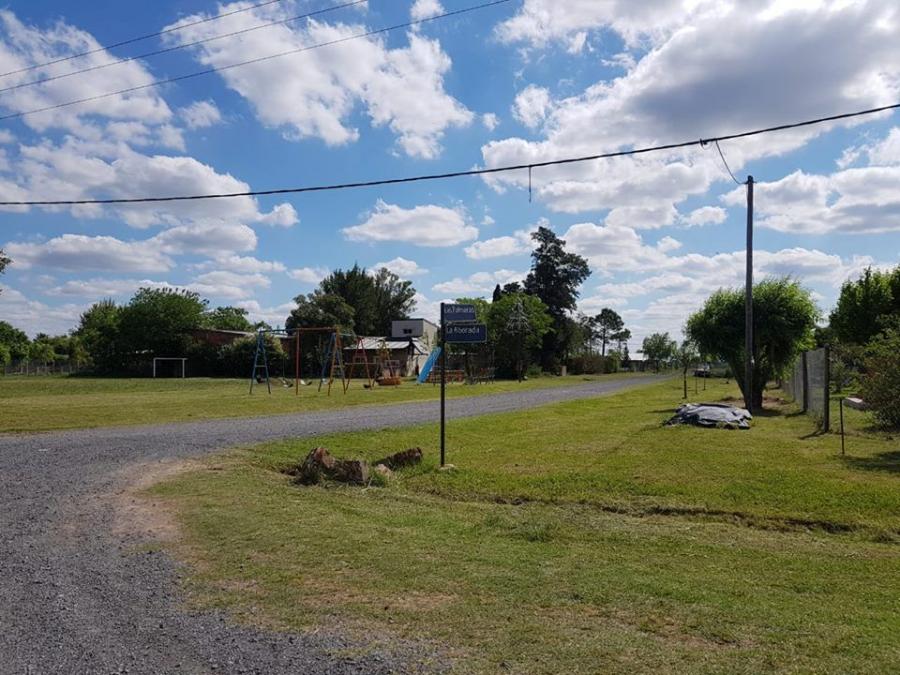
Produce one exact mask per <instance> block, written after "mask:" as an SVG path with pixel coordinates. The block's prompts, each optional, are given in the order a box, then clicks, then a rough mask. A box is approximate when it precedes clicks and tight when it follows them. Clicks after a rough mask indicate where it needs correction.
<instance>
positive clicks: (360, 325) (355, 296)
mask: <svg viewBox="0 0 900 675" xmlns="http://www.w3.org/2000/svg"><path fill="white" fill-rule="evenodd" d="M318 290H319V291H320V292H321V294H322V295H323V296H327V295H333V296H337V297H339V298H341V299H342V300H343V301H344V302H345V303H346V304H347V305H349V306H350V307H352V308H353V325H352V326H350V328H352V329H353V331H354V332H355V333H356V334H357V335H371V334H373V333H374V331H373V330H372V328H373V326H374V325H375V283H374V281H373V280H372V276H371V275H370V274H369V273H368V272H367V271H366V269H365V268H364V267H360V266H359V265H354V266H353V267H351V268H350V269H348V270H342V269H337V270H335V271H334V272H332V273H331V274H329V275H328V276H327V277H325V278H324V279H322V282H321V283H320V284H319V288H318Z"/></svg>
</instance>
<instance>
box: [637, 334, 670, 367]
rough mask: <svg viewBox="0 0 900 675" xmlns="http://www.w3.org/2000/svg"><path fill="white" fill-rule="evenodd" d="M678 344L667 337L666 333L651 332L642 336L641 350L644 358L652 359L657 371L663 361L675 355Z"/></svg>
mask: <svg viewBox="0 0 900 675" xmlns="http://www.w3.org/2000/svg"><path fill="white" fill-rule="evenodd" d="M677 350H678V344H677V343H676V342H675V340H673V339H672V338H670V337H669V334H668V333H653V334H652V335H648V336H647V337H645V338H644V342H643V345H642V346H641V351H642V352H644V358H645V359H647V360H649V361H652V362H653V366H654V369H655V370H656V372H657V373H658V372H659V369H660V366H661V365H662V363H663V361H668V360H669V359H671V358H672V357H674V356H675V353H676V351H677Z"/></svg>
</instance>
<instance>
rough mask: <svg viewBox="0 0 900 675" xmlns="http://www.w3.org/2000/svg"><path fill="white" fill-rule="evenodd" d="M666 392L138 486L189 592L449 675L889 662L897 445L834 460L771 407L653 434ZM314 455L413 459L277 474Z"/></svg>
mask: <svg viewBox="0 0 900 675" xmlns="http://www.w3.org/2000/svg"><path fill="white" fill-rule="evenodd" d="M709 387H710V390H709V391H708V392H707V395H706V396H705V398H706V399H717V398H721V397H724V396H726V395H735V394H736V391H735V389H734V387H733V385H728V384H726V383H724V382H723V381H719V380H717V381H713V382H710V383H709ZM680 388H681V385H680V383H679V382H677V381H667V382H664V383H661V384H654V385H652V386H648V387H646V388H641V389H636V390H631V391H628V392H625V393H621V394H618V395H615V396H611V397H605V398H598V399H593V400H583V401H574V402H567V403H562V404H556V405H552V406H547V407H544V408H540V409H535V410H531V411H527V412H522V413H512V414H503V415H493V416H488V417H483V418H476V419H468V420H458V421H453V422H450V423H449V425H448V452H449V457H448V460H449V461H450V462H452V463H453V464H454V465H455V466H456V469H455V470H451V471H444V472H440V471H437V470H436V459H437V453H436V439H437V428H436V426H435V425H427V426H421V427H413V428H409V429H404V430H399V431H398V430H395V431H384V432H378V433H355V434H341V435H335V436H329V437H324V438H318V439H314V440H305V441H293V442H282V443H273V444H268V445H264V446H261V447H256V448H245V449H238V450H233V451H230V452H227V453H225V454H223V455H220V456H218V457H214V458H211V459H209V460H207V461H206V462H205V463H204V464H203V465H201V467H200V468H196V467H195V468H194V469H191V470H189V471H188V472H186V473H182V474H180V475H178V476H176V477H173V478H169V479H167V480H166V481H165V482H163V483H161V484H159V485H157V486H155V487H154V488H152V489H151V494H152V495H153V498H154V500H160V501H161V502H162V503H164V504H166V505H168V506H169V507H171V508H172V509H173V510H174V513H175V516H176V518H177V520H178V522H179V524H180V526H181V532H182V539H181V540H180V541H178V542H176V543H173V544H171V546H172V547H173V551H174V552H175V553H176V554H177V555H179V556H181V557H182V558H183V559H185V560H187V561H188V562H189V563H191V564H192V570H193V573H192V575H191V577H190V581H188V582H187V583H188V584H189V587H190V590H191V591H192V597H193V598H194V600H195V601H196V602H197V603H198V604H199V605H201V606H206V607H224V608H227V609H229V610H230V611H232V612H234V613H235V614H236V615H237V616H238V617H240V618H241V619H242V620H245V621H249V622H253V623H259V624H263V625H268V626H275V627H283V628H291V629H300V630H313V629H324V630H330V629H335V630H341V631H349V632H351V633H352V634H353V635H356V636H358V637H361V638H362V639H364V640H365V639H369V640H373V641H375V642H376V643H377V644H378V645H379V646H382V647H383V646H384V645H385V644H390V642H391V641H392V640H394V639H413V640H423V641H425V642H426V643H428V644H429V645H431V646H433V647H435V648H436V649H438V650H440V651H442V652H444V653H446V654H449V655H450V657H451V658H452V659H453V663H455V669H456V671H457V672H466V673H468V672H486V673H487V672H514V673H561V672H584V673H595V672H623V673H624V672H628V673H632V672H659V671H666V672H729V673H732V672H738V673H758V672H772V671H776V672H816V673H849V672H898V670H900V641H898V635H900V586H898V581H900V456H898V453H897V449H898V442H897V441H896V440H895V439H894V438H891V437H890V436H888V435H885V434H882V435H872V434H862V433H860V434H857V435H855V436H854V438H853V442H852V444H851V445H850V446H849V448H848V456H847V457H844V458H842V457H841V456H840V438H839V437H838V436H836V435H833V434H829V435H817V434H815V433H813V432H814V424H813V421H812V420H810V419H809V418H808V417H805V416H800V415H795V414H792V411H793V409H792V408H791V407H789V406H780V407H775V408H773V409H772V410H769V411H767V412H766V413H764V414H762V415H758V416H757V419H756V420H755V422H754V426H753V428H752V429H751V430H750V431H742V432H738V431H725V430H702V429H696V428H664V427H662V426H661V425H660V422H661V421H663V420H664V419H665V418H666V417H667V415H668V414H669V411H671V409H672V408H673V407H674V406H675V405H676V404H677V403H679V402H680V396H681V394H680ZM692 398H693V397H692ZM698 398H699V397H698ZM694 400H696V398H695V399H694ZM315 445H325V446H326V447H328V448H329V449H331V451H332V452H334V453H335V454H337V455H339V456H344V457H350V456H354V457H360V456H362V457H367V458H369V459H374V458H377V457H379V456H382V455H384V454H386V453H387V452H392V451H396V450H399V449H403V448H406V447H409V446H413V445H419V446H422V447H423V448H424V449H425V452H426V461H425V462H424V463H423V465H422V466H420V467H415V468H411V469H407V470H405V471H402V472H400V473H399V474H398V475H397V476H395V477H394V478H393V479H392V480H390V481H389V482H388V483H387V485H386V486H384V487H375V486H371V487H368V488H365V489H361V488H349V487H337V486H322V487H300V486H296V485H294V484H292V483H291V482H290V479H289V477H288V476H286V475H284V474H283V473H282V472H281V470H282V469H284V468H285V467H286V466H288V465H289V464H291V463H292V462H296V461H297V460H298V459H300V458H301V457H302V456H304V455H305V454H306V452H308V450H309V449H310V448H311V447H313V446H315Z"/></svg>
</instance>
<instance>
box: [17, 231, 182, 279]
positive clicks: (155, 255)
mask: <svg viewBox="0 0 900 675" xmlns="http://www.w3.org/2000/svg"><path fill="white" fill-rule="evenodd" d="M4 248H5V249H6V252H7V253H8V254H9V255H10V257H12V259H13V260H15V263H16V267H18V268H21V269H31V268H33V267H39V268H44V269H57V270H69V271H84V270H103V271H113V272H132V271H144V272H161V271H166V270H168V269H170V268H171V267H172V266H173V264H174V263H173V262H172V259H171V258H170V257H169V256H168V255H166V253H165V252H164V251H162V250H161V248H160V247H159V246H156V245H154V243H152V242H151V241H148V240H145V241H130V242H129V241H122V240H120V239H116V238H115V237H106V236H103V237H89V236H87V235H83V234H64V235H61V236H59V237H54V238H53V239H49V240H47V241H44V242H40V243H31V242H28V243H25V242H10V243H9V244H6V245H5V246H4Z"/></svg>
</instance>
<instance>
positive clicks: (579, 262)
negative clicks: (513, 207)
mask: <svg viewBox="0 0 900 675" xmlns="http://www.w3.org/2000/svg"><path fill="white" fill-rule="evenodd" d="M531 238H532V239H533V240H534V242H535V244H536V246H535V249H534V251H533V252H532V254H531V271H530V272H529V273H528V276H527V277H526V279H525V291H526V292H527V293H529V294H530V295H534V296H537V297H538V298H540V300H541V301H542V302H543V303H544V304H545V305H546V306H547V311H548V312H549V313H550V316H551V317H552V318H553V329H552V330H550V331H548V332H547V334H546V335H545V336H544V340H543V347H542V349H541V362H542V364H543V366H544V368H545V369H546V370H555V369H556V366H557V364H558V362H559V359H560V357H561V356H565V354H566V352H567V351H568V348H569V344H570V342H571V338H572V335H573V334H574V330H573V327H574V325H575V322H574V321H573V320H572V319H571V317H569V313H570V312H573V311H574V310H575V307H576V303H577V302H578V288H579V287H580V286H581V284H582V283H583V282H584V280H585V279H587V278H588V277H589V276H590V274H591V270H590V267H588V263H587V260H585V259H584V258H582V257H581V256H580V255H578V254H576V253H570V252H568V251H566V249H565V246H566V242H565V241H564V240H563V239H560V238H559V237H557V236H556V234H554V233H553V231H552V230H550V229H549V228H547V227H539V228H538V229H537V231H536V232H534V233H532V235H531Z"/></svg>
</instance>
